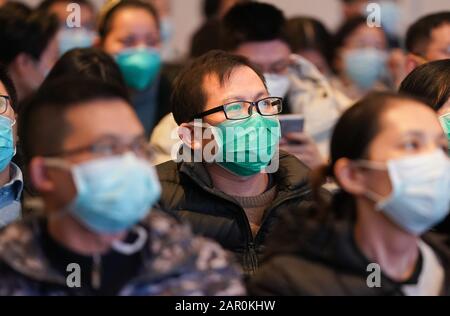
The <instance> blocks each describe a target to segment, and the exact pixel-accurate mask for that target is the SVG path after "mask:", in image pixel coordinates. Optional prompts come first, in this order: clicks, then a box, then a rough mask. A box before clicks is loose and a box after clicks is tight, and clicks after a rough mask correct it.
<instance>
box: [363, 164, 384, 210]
mask: <svg viewBox="0 0 450 316" xmlns="http://www.w3.org/2000/svg"><path fill="white" fill-rule="evenodd" d="M354 164H355V166H357V167H360V168H364V169H370V170H375V171H387V170H388V168H387V166H386V163H384V162H380V161H372V160H364V159H360V160H357V161H354ZM364 196H365V197H366V198H367V199H369V200H370V201H372V202H374V203H375V208H376V209H377V210H378V211H381V210H382V209H383V206H384V204H385V203H386V201H387V200H388V199H389V197H388V198H384V197H383V196H381V195H380V194H378V193H376V192H373V191H371V190H367V191H366V192H364Z"/></svg>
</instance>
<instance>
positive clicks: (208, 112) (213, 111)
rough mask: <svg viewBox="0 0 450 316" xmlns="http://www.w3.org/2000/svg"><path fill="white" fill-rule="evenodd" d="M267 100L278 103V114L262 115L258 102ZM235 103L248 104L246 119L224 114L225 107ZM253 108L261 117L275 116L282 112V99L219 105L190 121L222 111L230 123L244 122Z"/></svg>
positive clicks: (250, 114)
mask: <svg viewBox="0 0 450 316" xmlns="http://www.w3.org/2000/svg"><path fill="white" fill-rule="evenodd" d="M269 99H276V100H277V101H279V102H280V109H279V112H278V113H276V114H263V113H261V110H260V109H259V105H258V104H260V102H263V101H266V100H269ZM236 103H248V104H250V106H249V107H248V116H247V117H242V118H229V117H228V114H227V112H226V107H227V106H229V105H233V104H236ZM253 108H256V111H257V112H258V114H259V115H261V116H275V115H278V114H280V113H281V112H282V111H283V98H281V97H267V98H264V99H261V100H258V101H255V102H251V101H241V100H239V101H233V102H230V103H226V104H223V105H219V106H218V107H215V108H212V109H210V110H208V111H205V112H202V113H200V114H197V115H195V116H194V117H193V118H192V119H191V120H190V121H193V120H195V119H201V118H204V117H205V116H208V115H211V114H214V113H218V112H220V111H222V112H223V113H224V114H225V117H226V119H227V120H231V121H239V120H245V119H247V118H249V117H250V116H252V114H253Z"/></svg>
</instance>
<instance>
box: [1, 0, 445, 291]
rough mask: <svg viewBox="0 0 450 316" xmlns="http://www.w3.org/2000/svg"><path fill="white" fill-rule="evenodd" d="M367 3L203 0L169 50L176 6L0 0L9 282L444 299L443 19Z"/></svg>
mask: <svg viewBox="0 0 450 316" xmlns="http://www.w3.org/2000/svg"><path fill="white" fill-rule="evenodd" d="M73 2H75V3H76V4H78V7H79V8H80V25H77V26H73V25H70V24H71V23H69V20H70V14H71V12H72V11H71V10H68V9H67V8H68V6H70V5H71V4H73ZM373 2H375V3H377V4H378V5H379V6H380V7H381V25H377V26H374V25H372V24H371V23H368V17H367V15H366V14H367V13H368V12H369V11H368V10H367V6H368V5H369V4H370V1H365V0H342V1H340V3H341V5H342V14H343V17H344V20H343V22H342V24H341V25H340V27H339V28H338V29H337V30H336V31H335V32H330V31H329V30H328V29H327V27H326V26H325V24H324V23H323V21H320V19H318V18H314V17H310V16H295V17H291V18H290V19H287V18H286V16H285V13H284V12H283V11H281V10H280V9H278V8H277V7H276V6H274V5H272V4H268V3H264V2H257V1H248V0H204V1H203V13H204V23H203V24H202V25H201V26H200V28H199V29H198V30H197V31H196V32H195V34H193V35H192V40H191V46H190V47H189V49H188V51H189V56H187V57H185V58H182V59H179V60H176V61H173V60H172V58H171V56H173V54H172V52H171V51H170V49H171V48H170V46H169V45H168V42H169V39H170V36H171V35H172V33H173V31H174V30H173V26H172V25H171V24H170V12H169V11H170V8H169V7H168V3H167V1H162V0H108V1H106V2H105V3H104V4H103V6H102V8H101V9H100V10H99V11H98V12H97V10H96V7H95V6H94V5H93V4H92V3H90V2H89V0H76V1H71V0H44V1H42V2H41V3H40V4H39V5H38V6H37V7H36V8H30V7H28V6H27V5H25V4H23V3H19V2H14V1H6V2H5V3H2V4H1V6H0V43H2V44H1V48H0V203H1V204H0V295H32V296H44V295H102V296H103V295H108V296H109V295H176V296H188V295H194V296H228V295H231V296H244V295H257V296H259V295H261V296H265V295H277V296H293V295H294V296H296V295H307V296H311V295H319V296H320V295H371V296H379V295H382V296H391V295H396V296H397V295H407V296H440V295H450V216H449V213H450V159H449V157H450V11H442V12H435V13H431V14H429V15H426V16H423V17H420V18H419V19H418V20H417V21H415V22H413V23H412V24H411V25H410V26H409V28H408V30H407V32H406V33H405V34H404V36H403V35H402V34H400V33H399V32H398V28H397V27H396V17H397V15H398V14H399V7H398V3H397V2H396V1H395V0H377V1H373ZM299 5H301V4H300V2H299ZM168 60H170V62H168ZM73 264H75V265H77V266H78V267H79V268H80V270H81V271H82V273H81V276H80V277H79V279H77V278H75V281H74V280H73V279H71V281H70V282H69V281H68V275H69V273H68V271H69V270H68V267H69V266H71V265H73ZM374 266H375V267H378V270H377V269H375V270H376V271H379V275H378V276H375V281H373V280H372V281H371V280H370V278H371V277H373V275H372V274H371V272H370V271H371V270H370V269H369V267H374ZM368 271H369V272H368ZM72 277H73V276H71V278H72Z"/></svg>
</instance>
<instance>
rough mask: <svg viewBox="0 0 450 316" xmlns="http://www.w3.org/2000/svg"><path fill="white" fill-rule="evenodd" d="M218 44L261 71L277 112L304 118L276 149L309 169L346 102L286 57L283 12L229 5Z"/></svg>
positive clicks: (323, 154)
mask: <svg viewBox="0 0 450 316" xmlns="http://www.w3.org/2000/svg"><path fill="white" fill-rule="evenodd" d="M222 43H223V47H224V48H225V49H226V50H227V51H229V52H232V53H234V54H237V55H241V56H244V57H247V58H248V59H249V60H250V61H251V62H252V63H254V64H255V65H256V66H257V67H258V68H259V69H260V70H261V71H262V72H263V73H264V77H265V79H266V83H267V88H268V89H269V93H270V95H272V96H279V97H283V98H285V101H286V102H285V104H284V108H283V113H285V114H289V113H296V114H303V115H304V118H305V128H304V132H300V131H299V132H298V133H292V134H290V135H286V136H285V137H284V138H283V140H282V143H281V144H282V146H281V149H283V150H286V151H288V152H290V153H292V154H295V155H296V156H297V157H298V158H299V159H300V160H301V161H303V162H304V163H306V164H307V165H308V166H309V167H311V168H313V167H314V166H316V165H317V164H320V163H321V162H322V161H323V159H327V155H328V144H329V139H330V136H331V131H332V128H333V126H334V124H335V122H336V120H337V119H338V117H339V115H340V113H341V112H342V111H343V109H345V108H346V107H348V106H349V105H350V100H349V99H348V98H346V97H345V96H344V95H342V94H341V93H340V92H339V91H337V90H335V89H333V88H332V87H331V85H330V84H329V82H328V80H327V79H326V77H325V76H324V75H322V74H321V73H320V72H319V71H318V69H317V68H316V67H315V66H314V65H313V64H312V63H311V62H309V61H308V60H306V59H305V58H302V57H301V56H298V55H293V54H292V50H291V47H290V46H289V44H290V41H289V36H288V32H287V23H286V19H285V17H284V14H283V12H282V11H280V10H279V9H277V8H276V7H275V6H273V5H270V4H264V3H257V2H249V3H244V4H240V5H236V6H234V7H233V8H232V9H231V10H230V11H229V12H228V14H227V15H226V16H225V17H224V19H223V32H222Z"/></svg>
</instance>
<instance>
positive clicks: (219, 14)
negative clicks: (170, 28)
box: [190, 0, 249, 58]
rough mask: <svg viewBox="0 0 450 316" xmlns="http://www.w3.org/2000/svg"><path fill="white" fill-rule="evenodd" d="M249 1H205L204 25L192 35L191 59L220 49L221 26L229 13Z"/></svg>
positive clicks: (203, 7)
mask: <svg viewBox="0 0 450 316" xmlns="http://www.w3.org/2000/svg"><path fill="white" fill-rule="evenodd" d="M248 1H249V0H203V6H202V9H203V18H204V20H205V21H204V23H203V24H202V25H201V26H200V27H199V29H198V30H197V31H195V33H194V34H193V35H192V38H191V48H190V57H191V58H196V57H199V56H201V55H203V54H205V53H207V52H208V51H210V50H213V49H220V48H221V44H220V25H221V20H222V18H223V17H224V16H225V14H227V12H228V11H229V10H230V9H231V8H232V7H233V6H234V5H236V4H237V3H242V2H248Z"/></svg>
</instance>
